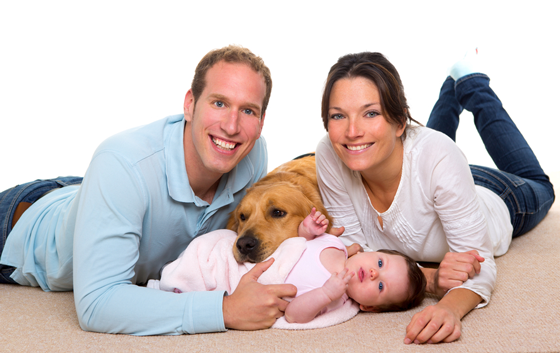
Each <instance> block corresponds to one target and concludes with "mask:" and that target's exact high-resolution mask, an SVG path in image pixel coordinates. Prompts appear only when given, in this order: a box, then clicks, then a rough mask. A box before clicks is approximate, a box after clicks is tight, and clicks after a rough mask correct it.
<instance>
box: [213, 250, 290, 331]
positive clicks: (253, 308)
mask: <svg viewBox="0 0 560 353" xmlns="http://www.w3.org/2000/svg"><path fill="white" fill-rule="evenodd" d="M273 262H274V259H273V258H272V259H269V260H267V261H265V262H261V263H258V264H256V265H255V267H253V268H252V269H251V271H249V272H247V273H246V274H245V275H244V276H243V277H241V281H239V285H238V286H237V288H236V289H235V291H234V292H233V293H232V294H231V295H229V296H225V297H224V303H223V313H224V324H225V326H226V327H227V328H232V329H237V330H260V329H264V328H269V327H270V326H272V324H274V322H275V321H276V319H277V318H279V317H281V316H282V315H284V311H285V310H286V306H287V305H288V302H287V301H285V300H283V299H282V297H294V296H295V295H296V293H297V289H296V287H295V286H293V285H291V284H275V285H263V284H260V283H258V282H257V280H258V278H259V277H260V276H261V275H262V274H263V272H264V271H266V270H267V269H268V268H269V267H270V266H271V265H272V263H273Z"/></svg>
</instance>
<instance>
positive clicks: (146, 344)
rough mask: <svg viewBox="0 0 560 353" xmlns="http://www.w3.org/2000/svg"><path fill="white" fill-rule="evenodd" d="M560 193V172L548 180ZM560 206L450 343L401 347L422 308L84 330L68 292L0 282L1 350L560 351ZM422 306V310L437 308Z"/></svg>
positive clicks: (516, 244) (521, 246) (515, 254)
mask: <svg viewBox="0 0 560 353" xmlns="http://www.w3.org/2000/svg"><path fill="white" fill-rule="evenodd" d="M552 181H553V183H554V184H555V185H556V186H557V187H556V190H557V195H559V194H560V192H558V190H560V173H555V174H553V175H552ZM559 230H560V203H558V202H556V203H555V204H554V205H553V207H552V210H551V211H550V213H549V214H548V216H547V217H546V218H545V219H544V221H543V222H541V224H540V225H539V226H538V227H537V228H535V229H534V230H533V231H531V232H530V233H528V234H526V235H524V236H522V237H520V238H517V239H515V240H514V241H513V243H512V245H511V248H510V250H509V252H508V253H507V254H506V255H504V256H502V257H500V258H498V259H497V261H496V262H497V264H498V284H497V286H496V290H495V291H494V294H493V296H492V300H491V302H490V304H489V305H488V306H487V307H486V308H484V309H479V310H475V311H473V312H471V313H470V314H468V315H467V316H466V317H465V318H464V319H463V335H462V337H461V338H460V339H459V340H458V341H457V342H454V343H448V344H439V345H431V346H429V345H423V346H406V345H404V344H403V343H402V341H403V338H404V332H405V328H406V325H407V324H408V322H409V321H410V318H411V317H412V315H413V314H414V313H415V312H417V311H419V310H420V308H417V309H414V310H410V311H407V312H400V313H383V314H371V313H360V314H359V315H358V316H356V317H355V318H354V319H352V320H350V321H348V322H346V323H344V324H341V325H337V326H333V327H329V328H325V329H319V330H307V331H283V330H272V329H270V330H263V331H256V332H242V331H232V330H230V331H228V332H225V333H216V334H202V335H194V336H188V335H182V336H168V337H167V336H156V337H132V336H126V335H110V334H98V333H90V332H84V331H82V330H81V329H80V327H79V325H78V320H77V318H76V312H75V309H74V301H73V297H72V293H45V292H43V291H41V290H40V289H37V288H28V287H20V286H16V285H0V352H36V351H41V352H45V351H53V352H55V351H56V352H87V351H96V352H97V351H109V352H113V351H114V352H144V351H154V352H173V351H181V352H284V351H286V352H291V351H293V352H343V351H351V352H377V351H378V352H400V351H404V352H436V351H437V352H440V351H442V352H559V351H560V276H559V275H558V270H559V267H560V245H559V244H558V243H559V241H560V236H559V235H558V234H559ZM434 303H435V300H434V299H430V298H429V299H427V300H425V301H424V303H423V305H422V307H424V306H427V305H430V304H434Z"/></svg>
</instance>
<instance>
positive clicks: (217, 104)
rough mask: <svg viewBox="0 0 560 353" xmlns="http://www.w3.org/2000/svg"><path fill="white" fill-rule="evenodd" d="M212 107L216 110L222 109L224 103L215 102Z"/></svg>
mask: <svg viewBox="0 0 560 353" xmlns="http://www.w3.org/2000/svg"><path fill="white" fill-rule="evenodd" d="M214 105H215V106H216V107H218V108H223V107H224V102H221V101H216V102H214Z"/></svg>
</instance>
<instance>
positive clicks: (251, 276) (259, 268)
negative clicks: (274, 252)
mask: <svg viewBox="0 0 560 353" xmlns="http://www.w3.org/2000/svg"><path fill="white" fill-rule="evenodd" d="M273 263H274V258H273V257H271V258H270V259H268V260H266V261H263V262H259V263H258V264H256V265H255V267H253V268H252V269H251V270H249V272H247V273H246V274H244V275H243V277H241V281H240V282H243V281H244V280H253V281H256V280H258V279H259V277H260V276H261V275H262V274H263V273H264V271H266V270H268V268H269V267H270V266H272V264H273ZM245 278H247V279H245Z"/></svg>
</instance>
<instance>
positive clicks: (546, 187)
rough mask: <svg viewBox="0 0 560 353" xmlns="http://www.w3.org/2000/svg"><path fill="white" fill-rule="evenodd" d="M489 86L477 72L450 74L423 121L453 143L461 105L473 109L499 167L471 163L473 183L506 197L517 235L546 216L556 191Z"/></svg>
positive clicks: (485, 142) (487, 80)
mask: <svg viewBox="0 0 560 353" xmlns="http://www.w3.org/2000/svg"><path fill="white" fill-rule="evenodd" d="M489 84H490V78H488V76H486V75H484V74H480V73H476V74H471V75H467V76H464V77H461V78H460V79H459V80H457V82H455V81H454V80H453V79H452V78H451V77H448V78H447V79H446V80H445V82H444V83H443V86H442V88H441V92H440V96H439V99H438V101H437V102H436V104H435V106H434V109H433V110H432V113H431V114H430V119H429V120H428V123H427V124H426V125H427V126H428V127H429V128H432V129H434V130H438V131H441V132H443V133H444V134H446V135H447V136H449V137H450V138H451V139H453V141H455V133H456V131H457V127H458V126H459V114H461V112H462V111H463V109H467V110H468V111H470V112H472V113H473V115H474V124H475V126H476V129H477V130H478V133H479V134H480V137H481V138H482V142H483V143H484V146H485V147H486V150H487V151H488V153H489V154H490V157H492V159H493V160H494V163H495V164H496V166H497V167H498V169H499V170H497V169H494V168H488V167H482V166H476V165H471V166H470V167H471V173H472V175H473V179H474V183H475V184H476V185H480V186H483V187H485V188H487V189H489V190H491V191H493V192H494V193H495V194H497V195H498V196H500V198H501V199H502V200H504V202H505V203H506V206H507V208H508V210H509V214H510V217H511V224H512V225H513V237H516V236H519V235H522V234H525V233H527V232H528V231H530V230H531V229H533V228H534V227H535V226H536V225H537V224H538V223H539V222H540V221H541V220H542V219H543V218H544V216H546V214H547V213H548V210H549V209H550V207H551V206H552V203H553V202H554V189H553V187H552V184H551V183H550V180H549V178H548V176H547V175H546V174H545V173H544V171H543V170H542V168H541V166H540V164H539V161H538V160H537V157H536V156H535V154H534V153H533V150H531V147H529V145H528V144H527V141H525V138H524V137H523V135H522V134H521V132H520V131H519V130H518V129H517V126H515V124H514V122H513V121H512V120H511V118H510V117H509V115H508V113H507V112H506V111H505V109H504V108H503V107H502V102H501V101H500V100H499V99H498V97H497V96H496V94H495V93H494V91H493V90H492V89H491V88H490V86H489Z"/></svg>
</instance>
